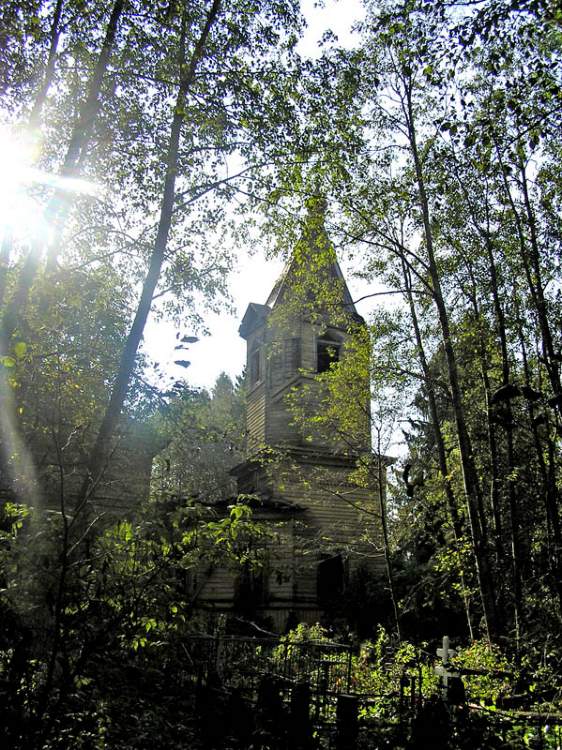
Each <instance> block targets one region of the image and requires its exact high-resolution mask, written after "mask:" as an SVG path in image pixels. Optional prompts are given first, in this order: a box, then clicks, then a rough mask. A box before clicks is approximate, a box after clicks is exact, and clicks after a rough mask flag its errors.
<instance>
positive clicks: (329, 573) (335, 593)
mask: <svg viewBox="0 0 562 750" xmlns="http://www.w3.org/2000/svg"><path fill="white" fill-rule="evenodd" d="M322 557H323V558H324V559H323V560H321V561H320V562H319V563H318V568H317V569H316V596H317V598H318V604H319V605H320V606H321V607H322V608H328V607H329V606H330V605H331V604H333V603H334V602H335V601H337V598H338V597H339V596H341V595H342V594H343V592H344V590H345V565H344V561H343V558H342V556H341V555H340V554H336V555H322Z"/></svg>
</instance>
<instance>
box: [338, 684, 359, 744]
mask: <svg viewBox="0 0 562 750" xmlns="http://www.w3.org/2000/svg"><path fill="white" fill-rule="evenodd" d="M358 734H359V701H358V699H357V696H356V695H343V694H342V695H338V703H337V708H336V750H355V748H356V747H357V736H358Z"/></svg>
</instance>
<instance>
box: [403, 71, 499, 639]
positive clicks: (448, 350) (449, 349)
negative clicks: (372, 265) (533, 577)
mask: <svg viewBox="0 0 562 750" xmlns="http://www.w3.org/2000/svg"><path fill="white" fill-rule="evenodd" d="M403 83H404V92H405V103H404V104H405V107H404V114H405V120H406V126H407V132H408V140H409V145H410V150H411V154H412V158H413V161H414V170H415V175H416V184H417V190H418V198H419V202H420V208H421V211H422V218H423V228H424V237H425V242H426V249H427V257H428V263H429V273H430V278H431V283H432V287H433V299H434V302H435V306H436V308H437V313H438V318H439V325H440V329H441V337H442V341H443V348H444V350H445V358H446V361H447V370H448V376H449V386H450V389H451V399H452V403H453V410H454V414H455V423H456V428H457V439H458V445H459V452H460V457H461V466H462V474H463V483H464V490H465V495H466V503H467V511H468V518H469V522H470V530H471V536H472V543H473V549H474V557H475V562H476V572H477V578H478V586H479V589H480V598H481V601H482V609H483V615H484V623H485V628H486V633H487V636H488V638H490V637H491V636H492V635H495V634H496V632H497V618H496V611H495V596H494V585H493V580H492V575H491V571H490V566H489V563H488V554H487V550H486V539H485V535H484V530H483V528H482V524H481V521H480V518H479V508H480V506H481V504H482V502H481V500H482V498H481V492H480V485H479V482H478V474H477V471H476V466H475V464H474V458H473V454H472V445H471V441H470V437H469V433H468V428H467V425H466V419H465V415H464V408H463V403H462V395H461V387H460V381H459V373H458V367H457V360H456V356H455V351H454V347H453V341H452V337H451V332H450V326H449V315H448V311H447V307H446V304H445V300H444V297H443V293H442V290H441V278H440V274H439V269H438V267H437V261H436V256H435V251H434V245H433V232H432V229H431V221H430V212H429V201H428V198H427V193H426V189H425V178H424V174H423V168H422V164H421V160H420V155H419V151H418V146H417V139H416V129H415V119H414V112H413V106H412V85H411V81H409V80H405V81H404V82H403Z"/></svg>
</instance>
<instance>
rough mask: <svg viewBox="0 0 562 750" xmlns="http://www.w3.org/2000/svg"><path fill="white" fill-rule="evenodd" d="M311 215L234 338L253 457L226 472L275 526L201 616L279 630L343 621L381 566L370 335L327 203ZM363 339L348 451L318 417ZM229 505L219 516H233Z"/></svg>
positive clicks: (348, 392) (354, 372)
mask: <svg viewBox="0 0 562 750" xmlns="http://www.w3.org/2000/svg"><path fill="white" fill-rule="evenodd" d="M307 208H308V216H307V219H306V221H305V225H304V229H303V233H302V237H301V239H300V240H299V242H297V244H296V246H295V247H294V249H293V253H292V255H291V258H290V259H289V261H288V263H287V265H286V267H285V269H284V271H283V273H282V274H281V276H280V278H279V279H278V281H277V283H276V284H275V286H274V287H273V289H272V291H271V293H270V295H269V297H268V298H267V300H266V301H265V302H264V303H262V302H260V303H257V302H251V303H250V304H249V305H248V308H247V310H246V313H245V315H244V318H243V320H242V323H241V325H240V329H239V331H240V335H241V336H242V337H243V338H244V339H245V341H246V344H247V365H246V372H247V401H246V407H247V419H246V430H247V436H248V440H247V453H246V459H245V460H244V461H243V462H242V463H241V464H239V465H238V466H235V467H234V469H232V472H231V473H232V474H233V476H235V477H236V480H237V486H238V493H239V494H243V495H245V499H244V502H246V503H250V505H251V506H252V509H253V518H254V520H256V521H260V522H262V523H263V525H264V526H265V527H266V528H268V529H269V531H268V533H266V534H264V536H263V542H262V545H263V546H262V547H261V548H260V550H259V558H260V566H259V568H257V569H248V570H246V571H245V572H244V574H238V576H237V577H234V578H233V574H232V573H231V572H230V573H229V571H228V570H227V569H226V568H225V569H224V570H222V569H218V568H217V569H214V570H212V571H210V572H209V574H208V576H209V577H208V580H207V582H206V584H205V586H204V588H203V590H202V593H201V601H202V603H203V605H204V606H205V607H208V608H211V609H213V610H215V611H216V610H219V611H237V612H239V613H241V614H243V615H245V616H248V617H250V618H251V619H252V621H256V620H258V621H262V622H263V623H265V624H266V626H267V627H270V628H274V629H276V630H277V631H279V632H283V631H284V630H285V628H286V627H287V624H288V623H292V626H294V624H295V623H296V622H301V621H302V622H309V623H313V622H316V621H320V620H322V619H323V618H324V617H329V616H330V615H334V614H335V613H336V612H337V611H338V609H337V608H338V607H339V608H340V609H339V611H340V613H341V607H342V604H343V602H344V599H343V597H344V595H345V594H346V591H348V590H349V589H350V588H352V586H351V584H352V583H353V579H354V577H357V576H359V578H357V579H356V580H357V581H359V580H364V578H361V577H362V576H364V574H365V572H367V573H368V574H371V575H373V574H374V575H378V574H379V573H381V572H382V570H383V564H384V561H383V557H382V554H381V549H382V545H381V533H380V527H379V521H378V520H377V519H378V513H379V507H380V505H379V499H378V495H377V493H378V491H379V488H380V487H383V491H384V486H385V484H384V480H383V481H379V479H382V475H381V472H382V471H384V466H385V462H384V461H382V460H380V457H376V456H373V454H372V451H371V440H370V418H369V393H370V389H369V343H368V342H369V338H368V332H367V330H366V326H365V323H364V321H363V319H362V318H361V317H360V316H359V315H358V313H357V310H356V309H355V306H354V304H353V300H352V298H351V295H350V293H349V290H348V288H347V284H346V283H345V279H344V278H343V275H342V272H341V269H340V266H339V264H338V261H337V258H336V254H335V251H334V248H333V246H332V245H331V243H330V241H329V238H328V236H327V233H326V230H325V226H324V216H325V205H324V203H323V201H322V200H321V199H318V198H315V199H312V200H310V201H309V202H308V205H307ZM361 337H362V341H363V344H364V349H363V351H364V353H365V356H366V361H367V364H366V365H365V366H364V367H360V368H357V369H353V368H351V369H350V372H351V378H350V379H349V381H348V385H345V382H346V380H345V378H342V379H341V382H340V381H339V380H338V388H337V394H338V397H339V396H343V398H341V400H340V401H338V403H341V404H342V405H343V406H342V407H341V410H342V412H343V414H342V416H343V417H344V421H345V420H347V424H349V414H350V412H355V414H357V415H359V416H358V418H357V419H356V420H354V422H353V424H354V427H353V440H352V441H351V442H350V441H349V440H348V439H347V438H348V437H349V434H348V435H346V436H345V438H346V439H343V438H342V433H341V432H340V431H338V429H336V428H335V427H334V428H333V429H332V428H331V427H330V426H329V425H327V423H326V421H325V420H324V419H319V418H318V417H319V415H322V414H325V413H326V411H329V412H330V414H331V413H334V412H335V416H336V417H337V416H338V409H339V408H340V407H338V406H337V404H336V403H335V401H334V402H333V403H332V401H331V398H332V396H334V390H333V389H332V390H331V387H332V386H333V383H334V378H339V377H340V376H341V375H345V373H346V372H347V370H346V368H348V364H349V362H350V361H352V360H351V357H352V353H353V351H354V346H355V343H354V342H355V341H357V340H358V338H359V339H361ZM342 391H343V393H342ZM334 405H335V406H336V408H332V407H334ZM373 467H375V468H376V467H378V472H379V473H378V475H377V477H376V480H375V481H373V476H372V472H371V470H372V469H373ZM381 467H382V468H381ZM231 502H232V499H231V498H230V499H224V500H222V501H220V502H219V503H218V504H216V505H215V508H216V509H217V510H218V509H219V506H220V507H222V508H224V512H228V507H229V503H231Z"/></svg>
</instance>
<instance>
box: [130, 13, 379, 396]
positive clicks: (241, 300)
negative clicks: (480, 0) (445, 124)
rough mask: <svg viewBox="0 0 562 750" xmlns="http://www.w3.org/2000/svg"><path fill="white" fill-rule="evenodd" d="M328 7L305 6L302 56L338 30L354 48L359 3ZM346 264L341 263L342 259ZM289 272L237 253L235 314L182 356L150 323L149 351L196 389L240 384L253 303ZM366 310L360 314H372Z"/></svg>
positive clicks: (208, 318) (232, 284)
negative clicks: (222, 380)
mask: <svg viewBox="0 0 562 750" xmlns="http://www.w3.org/2000/svg"><path fill="white" fill-rule="evenodd" d="M323 5H324V7H322V8H321V7H316V6H317V3H316V2H314V0H301V8H302V11H303V14H304V16H305V18H306V20H307V24H308V27H307V29H306V32H305V35H304V38H303V39H302V41H301V42H300V45H299V52H300V53H301V54H302V55H308V56H311V57H313V56H316V55H317V54H318V42H319V40H320V38H321V37H322V34H323V33H324V32H325V31H326V30H327V29H329V28H330V29H332V30H333V31H334V32H335V33H336V35H337V37H338V41H339V44H340V45H342V46H345V47H352V46H353V45H354V43H355V41H356V38H355V37H354V35H353V33H352V31H351V28H352V26H353V24H355V23H356V22H357V21H359V20H361V18H362V17H363V8H362V7H361V4H360V2H359V0H326V2H325V3H324V4H323ZM340 260H341V259H340ZM342 268H343V271H344V275H345V276H346V281H347V284H348V287H349V289H350V292H351V295H352V297H353V299H357V298H358V297H360V296H362V295H363V294H366V293H368V290H365V287H364V284H362V283H361V282H358V281H357V280H355V279H353V278H352V277H350V274H349V273H346V268H345V265H344V264H342ZM282 269H283V262H282V261H281V260H266V258H265V254H264V253H260V252H257V253H254V254H253V255H252V256H250V255H249V254H248V253H247V252H246V251H244V250H243V249H242V250H241V251H240V250H239V251H238V252H237V258H236V261H235V269H234V271H233V273H232V275H231V278H230V280H229V288H230V293H231V295H232V301H233V306H234V310H235V312H234V314H233V315H229V314H227V313H223V314H221V315H215V314H209V313H205V314H204V318H205V323H206V325H207V327H208V329H209V332H210V333H209V335H208V336H205V337H202V338H201V339H200V340H199V342H198V343H196V344H192V345H191V346H190V348H189V351H188V352H187V353H185V354H182V355H181V356H179V355H178V354H177V352H175V351H174V346H175V344H176V343H177V341H176V338H175V334H176V330H177V329H176V328H175V327H174V326H172V325H170V324H166V323H162V322H156V321H154V320H153V319H151V320H149V321H148V324H147V327H146V329H145V336H144V350H145V351H146V352H147V353H148V354H149V355H150V356H151V357H152V358H153V359H155V360H156V361H158V362H159V363H160V365H161V369H162V370H163V371H164V372H166V374H167V375H168V376H169V377H170V378H171V379H174V380H180V379H185V380H186V381H187V383H188V384H189V385H191V386H194V387H200V388H211V387H212V386H213V383H214V382H215V380H216V379H217V377H218V375H219V374H220V373H221V372H226V373H227V374H228V375H230V376H231V377H232V378H235V377H236V376H237V375H239V374H240V373H241V372H242V368H243V367H244V364H245V361H246V344H245V341H243V339H241V338H240V336H239V335H238V326H239V325H240V322H241V320H242V317H243V315H244V312H245V310H246V308H247V306H248V304H249V303H250V302H258V303H261V304H263V303H265V301H266V299H267V297H268V295H269V292H270V291H271V288H272V287H273V285H274V283H275V281H276V279H277V278H278V276H279V274H280V273H281V271H282ZM366 304H367V303H365V305H363V307H362V306H361V304H359V305H358V306H357V307H358V311H359V312H360V313H362V314H363V315H365V314H366V312H367V309H366ZM178 358H179V359H185V358H187V359H188V360H189V361H190V362H191V365H190V367H189V368H188V369H187V370H186V369H184V368H182V367H179V366H177V365H174V360H175V359H178Z"/></svg>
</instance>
